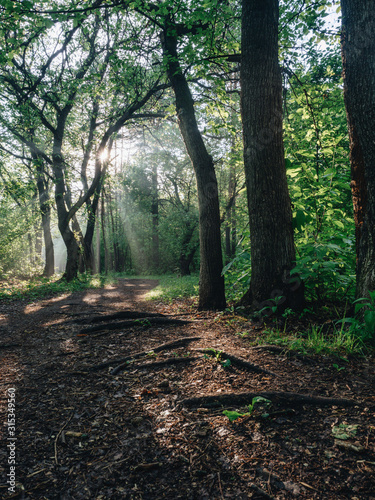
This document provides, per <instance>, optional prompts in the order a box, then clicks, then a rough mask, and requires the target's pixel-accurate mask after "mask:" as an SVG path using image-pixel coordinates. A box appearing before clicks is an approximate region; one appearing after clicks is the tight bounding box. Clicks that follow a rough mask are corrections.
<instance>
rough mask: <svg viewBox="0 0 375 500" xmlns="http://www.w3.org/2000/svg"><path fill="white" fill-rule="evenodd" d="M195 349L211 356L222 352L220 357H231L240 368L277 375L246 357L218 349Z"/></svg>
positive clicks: (232, 361)
mask: <svg viewBox="0 0 375 500" xmlns="http://www.w3.org/2000/svg"><path fill="white" fill-rule="evenodd" d="M194 351H198V352H202V353H204V354H208V355H210V356H216V355H218V354H220V358H221V359H222V360H225V359H229V361H230V362H231V364H232V365H234V366H238V367H239V368H245V369H246V370H250V371H253V372H257V373H266V374H267V375H273V376H274V377H277V375H276V373H273V372H270V371H269V370H266V369H264V368H261V367H260V366H257V365H254V364H253V363H250V362H249V361H246V360H245V359H241V358H237V356H233V354H228V353H227V352H224V351H216V350H215V349H194Z"/></svg>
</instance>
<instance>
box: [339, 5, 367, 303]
mask: <svg viewBox="0 0 375 500" xmlns="http://www.w3.org/2000/svg"><path fill="white" fill-rule="evenodd" d="M341 8H342V36H341V46H342V61H343V77H344V99H345V106H346V112H347V117H348V128H349V137H350V161H351V172H352V181H351V187H352V196H353V206H354V220H355V226H356V248H357V291H356V295H357V298H361V297H368V295H369V293H368V292H369V291H373V290H375V165H374V162H375V129H374V124H375V64H374V54H375V38H374V33H375V9H374V3H373V1H372V0H341Z"/></svg>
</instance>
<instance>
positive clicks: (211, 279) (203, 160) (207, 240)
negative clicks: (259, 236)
mask: <svg viewBox="0 0 375 500" xmlns="http://www.w3.org/2000/svg"><path fill="white" fill-rule="evenodd" d="M162 46H163V54H164V59H165V64H166V66H167V73H168V78H169V81H170V83H171V85H172V88H173V91H174V94H175V99H176V111H177V116H178V123H179V127H180V130H181V134H182V137H183V140H184V143H185V147H186V150H187V152H188V155H189V157H190V159H191V162H192V164H193V167H194V171H195V176H196V180H197V190H198V205H199V240H200V275H199V303H198V307H199V309H224V308H225V306H226V302H225V290H224V278H223V276H222V274H221V271H222V268H223V257H222V250H221V234H220V210H219V198H218V186H217V180H216V173H215V168H214V163H213V159H212V157H211V156H210V155H209V154H208V151H207V149H206V146H205V144H204V142H203V139H202V135H201V133H200V131H199V129H198V124H197V120H196V117H195V111H194V101H193V98H192V95H191V92H190V89H189V86H188V83H187V81H186V78H185V75H184V73H183V71H182V69H181V66H180V64H179V60H178V53H177V36H176V31H175V28H174V26H173V25H171V26H168V25H167V26H166V28H165V29H164V31H163V33H162Z"/></svg>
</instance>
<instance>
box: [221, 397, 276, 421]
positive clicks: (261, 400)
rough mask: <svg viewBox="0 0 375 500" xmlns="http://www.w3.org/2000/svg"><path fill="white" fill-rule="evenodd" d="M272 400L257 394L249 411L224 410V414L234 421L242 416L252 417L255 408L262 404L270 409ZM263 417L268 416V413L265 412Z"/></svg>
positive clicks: (249, 406) (264, 407)
mask: <svg viewBox="0 0 375 500" xmlns="http://www.w3.org/2000/svg"><path fill="white" fill-rule="evenodd" d="M271 404H272V402H271V401H270V400H269V399H266V398H263V397H262V396H256V397H255V398H253V399H252V402H251V404H249V405H248V408H249V411H248V412H245V413H240V412H238V411H230V410H224V411H223V415H225V416H226V417H228V418H229V420H230V422H234V421H235V420H237V419H238V418H241V417H250V416H251V415H252V413H253V411H254V410H255V408H257V407H259V406H261V407H262V408H263V409H268V408H269V407H270V406H271ZM262 416H263V417H266V416H268V413H263V415H262Z"/></svg>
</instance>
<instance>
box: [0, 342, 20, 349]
mask: <svg viewBox="0 0 375 500" xmlns="http://www.w3.org/2000/svg"><path fill="white" fill-rule="evenodd" d="M13 347H21V344H16V343H13V344H0V349H12V348H13Z"/></svg>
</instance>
